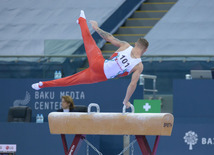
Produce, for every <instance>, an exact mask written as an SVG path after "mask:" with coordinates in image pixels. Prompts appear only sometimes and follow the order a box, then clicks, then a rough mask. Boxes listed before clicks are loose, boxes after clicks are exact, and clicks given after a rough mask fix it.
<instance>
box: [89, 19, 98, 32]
mask: <svg viewBox="0 0 214 155" xmlns="http://www.w3.org/2000/svg"><path fill="white" fill-rule="evenodd" d="M90 23H91V26H92V27H93V29H94V30H97V28H98V24H97V22H96V21H94V20H90Z"/></svg>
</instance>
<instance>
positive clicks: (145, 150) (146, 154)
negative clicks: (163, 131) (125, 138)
mask: <svg viewBox="0 0 214 155" xmlns="http://www.w3.org/2000/svg"><path fill="white" fill-rule="evenodd" d="M135 137H136V139H137V142H138V144H139V146H140V149H141V152H142V154H143V155H155V154H156V152H157V147H158V143H159V140H160V136H156V139H155V144H154V147H153V150H152V152H151V149H150V147H149V143H148V141H147V139H146V136H139V135H136V136H135Z"/></svg>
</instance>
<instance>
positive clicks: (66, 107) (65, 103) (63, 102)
mask: <svg viewBox="0 0 214 155" xmlns="http://www.w3.org/2000/svg"><path fill="white" fill-rule="evenodd" d="M61 105H62V108H63V109H69V105H70V104H69V103H68V102H66V101H65V100H64V98H62V104H61Z"/></svg>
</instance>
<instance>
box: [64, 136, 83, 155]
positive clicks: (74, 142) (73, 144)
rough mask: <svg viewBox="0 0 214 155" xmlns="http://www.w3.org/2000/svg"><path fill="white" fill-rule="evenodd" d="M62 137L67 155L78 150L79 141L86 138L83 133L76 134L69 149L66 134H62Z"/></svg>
mask: <svg viewBox="0 0 214 155" xmlns="http://www.w3.org/2000/svg"><path fill="white" fill-rule="evenodd" d="M61 138H62V143H63V148H64V151H65V155H73V154H74V152H75V150H76V148H77V145H78V143H79V142H80V140H82V139H84V138H85V136H83V135H75V137H74V139H73V142H72V144H71V147H70V148H69V150H68V146H67V141H66V137H65V135H64V134H61Z"/></svg>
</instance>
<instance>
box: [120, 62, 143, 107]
mask: <svg viewBox="0 0 214 155" xmlns="http://www.w3.org/2000/svg"><path fill="white" fill-rule="evenodd" d="M135 67H136V68H134V69H135V70H134V71H133V74H132V79H131V82H130V84H129V86H128V88H127V90H126V96H125V99H124V100H123V104H124V105H126V106H129V104H130V102H129V99H130V98H131V96H132V94H133V93H134V91H135V89H136V86H137V82H138V79H139V77H140V74H141V72H142V71H143V64H142V63H139V64H138V65H137V66H135Z"/></svg>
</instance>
